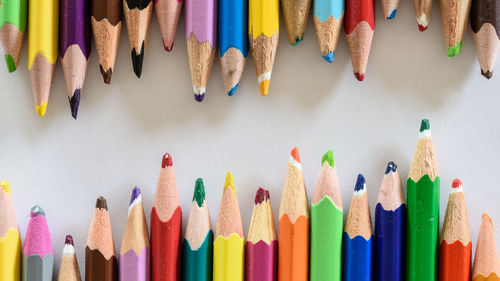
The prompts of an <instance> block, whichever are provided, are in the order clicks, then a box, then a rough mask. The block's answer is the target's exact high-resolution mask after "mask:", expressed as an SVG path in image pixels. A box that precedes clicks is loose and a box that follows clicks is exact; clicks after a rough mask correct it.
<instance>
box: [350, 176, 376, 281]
mask: <svg viewBox="0 0 500 281" xmlns="http://www.w3.org/2000/svg"><path fill="white" fill-rule="evenodd" d="M343 239H344V240H343V245H344V260H343V276H344V277H343V280H344V281H371V280H372V247H373V230H372V223H371V218H370V206H369V205H368V195H367V194H366V182H365V178H364V177H363V175H361V174H359V175H358V180H357V182H356V186H355V187H354V193H353V195H352V200H351V207H350V208H349V214H348V215H347V221H346V224H345V229H344V237H343Z"/></svg>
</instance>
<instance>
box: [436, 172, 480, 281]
mask: <svg viewBox="0 0 500 281" xmlns="http://www.w3.org/2000/svg"><path fill="white" fill-rule="evenodd" d="M471 258H472V243H471V240H470V230H469V220H468V216H467V207H466V206H465V196H464V191H463V189H462V182H461V181H460V180H459V179H455V180H454V181H453V184H452V186H451V192H450V198H449V199H448V207H447V208H446V215H445V216H444V222H443V231H442V232H441V243H440V245H439V280H440V281H469V280H470V273H471V271H470V270H471Z"/></svg>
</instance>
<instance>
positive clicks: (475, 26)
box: [470, 0, 500, 79]
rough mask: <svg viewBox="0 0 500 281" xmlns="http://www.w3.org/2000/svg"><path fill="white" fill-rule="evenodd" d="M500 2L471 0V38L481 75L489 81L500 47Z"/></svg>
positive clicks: (494, 0)
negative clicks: (474, 44) (472, 38)
mask: <svg viewBox="0 0 500 281" xmlns="http://www.w3.org/2000/svg"><path fill="white" fill-rule="evenodd" d="M499 15H500V2H499V1H498V0H473V1H472V4H471V11H470V26H471V29H472V37H474V42H475V43H476V53H477V58H478V60H479V66H480V67H481V74H482V75H483V76H484V77H486V78H488V79H490V78H491V76H493V67H494V66H495V61H496V59H497V53H498V47H499V46H500V29H499V28H500V16H499Z"/></svg>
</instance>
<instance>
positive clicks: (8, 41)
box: [0, 0, 28, 72]
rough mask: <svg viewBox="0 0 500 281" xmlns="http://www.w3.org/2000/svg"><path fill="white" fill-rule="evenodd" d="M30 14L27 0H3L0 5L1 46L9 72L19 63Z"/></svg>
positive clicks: (14, 69)
mask: <svg viewBox="0 0 500 281" xmlns="http://www.w3.org/2000/svg"><path fill="white" fill-rule="evenodd" d="M27 15H28V1H27V0H3V1H2V4H1V5H0V46H2V49H3V53H4V57H5V62H6V63H7V69H8V70H9V72H14V71H16V69H17V65H18V64H19V57H20V55H21V48H22V47H23V38H24V32H25V31H26V22H27Z"/></svg>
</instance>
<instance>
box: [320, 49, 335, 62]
mask: <svg viewBox="0 0 500 281" xmlns="http://www.w3.org/2000/svg"><path fill="white" fill-rule="evenodd" d="M321 56H322V57H323V59H324V60H325V61H327V62H329V63H332V62H333V59H334V58H335V51H331V52H329V53H328V54H326V55H321Z"/></svg>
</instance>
